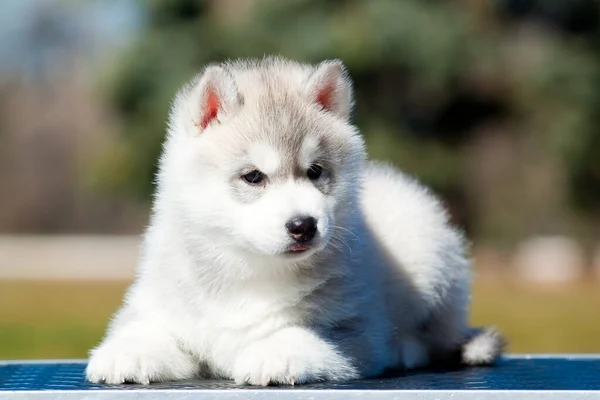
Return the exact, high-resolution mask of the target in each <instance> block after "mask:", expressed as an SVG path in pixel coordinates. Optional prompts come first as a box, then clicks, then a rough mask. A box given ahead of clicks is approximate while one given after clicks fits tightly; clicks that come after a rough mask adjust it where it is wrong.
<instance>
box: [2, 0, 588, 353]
mask: <svg viewBox="0 0 600 400" xmlns="http://www.w3.org/2000/svg"><path fill="white" fill-rule="evenodd" d="M599 7H600V3H599V1H598V0H570V1H565V0H493V1H492V0H490V1H480V0H447V1H442V0H402V1H398V0H364V1H363V0H286V1H283V0H206V1H201V0H149V1H133V0H119V1H110V2H109V1H100V0H98V1H94V0H86V1H81V0H71V1H69V0H4V1H3V2H2V5H1V10H0V359H3V358H4V359H11V358H43V357H53V358H57V357H85V356H86V354H87V350H88V349H89V348H90V347H92V346H93V345H95V344H96V343H97V342H98V341H99V340H100V338H101V336H102V334H103V331H104V329H105V327H106V323H107V321H108V320H109V318H110V315H111V313H112V312H114V311H115V310H116V308H117V307H118V305H119V304H120V302H121V298H122V294H123V291H124V290H125V288H126V286H127V284H128V283H129V282H130V281H131V279H132V276H133V269H134V267H135V261H136V256H137V246H138V239H139V234H140V233H141V232H142V230H143V228H144V226H145V224H146V222H147V217H148V212H149V206H150V199H151V192H152V177H153V173H154V172H155V166H156V158H157V155H158V152H159V149H160V143H161V140H162V137H163V134H164V130H165V120H166V117H167V112H168V109H169V102H170V100H171V98H172V96H173V94H174V93H175V91H176V90H177V88H178V87H179V86H180V85H182V84H183V83H184V82H185V81H186V80H187V79H189V78H191V77H192V76H193V75H194V74H195V73H197V72H198V71H199V70H200V69H201V68H202V66H203V65H205V64H206V63H207V62H211V61H220V60H224V59H227V58H236V57H262V56H263V55H264V54H273V53H276V54H281V55H284V56H287V57H291V58H294V59H297V60H302V61H308V62H318V61H321V60H323V59H329V58H340V59H342V60H343V61H344V62H345V63H346V65H347V66H348V68H349V71H350V73H351V75H352V77H353V79H354V81H355V90H356V97H357V101H356V103H357V104H356V112H355V122H356V124H358V125H359V126H360V128H361V129H362V131H363V132H364V134H365V136H366V139H367V142H368V148H369V152H370V155H371V157H372V158H375V159H383V160H388V161H390V162H392V163H394V164H395V165H397V166H398V167H400V168H402V169H403V170H405V171H406V172H408V173H410V174H413V175H415V176H417V177H419V178H420V179H422V180H423V181H424V182H426V183H427V184H428V185H430V186H431V187H432V188H433V189H434V190H435V191H436V192H437V193H438V194H439V195H440V196H442V197H443V199H444V201H445V202H446V205H447V206H448V208H449V209H450V211H451V214H452V218H453V220H454V222H455V223H456V224H457V225H459V226H462V227H464V228H465V229H466V231H467V233H468V236H469V238H470V240H471V241H472V243H473V256H474V269H475V283H474V286H473V293H474V294H473V307H472V321H473V323H474V324H476V325H479V324H490V323H492V324H496V325H498V326H499V328H500V329H502V330H503V331H504V332H505V333H506V334H507V336H508V338H509V340H510V342H511V345H510V351H512V352H600V312H599V310H600V90H599V89H600V30H599V17H600V8H599ZM399 206H401V205H399Z"/></svg>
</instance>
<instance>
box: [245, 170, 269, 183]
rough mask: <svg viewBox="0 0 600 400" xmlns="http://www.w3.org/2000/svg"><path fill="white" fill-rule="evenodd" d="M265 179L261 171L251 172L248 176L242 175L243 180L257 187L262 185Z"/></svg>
mask: <svg viewBox="0 0 600 400" xmlns="http://www.w3.org/2000/svg"><path fill="white" fill-rule="evenodd" d="M264 178H265V174H263V173H262V172H260V171H259V170H254V171H250V172H248V173H247V174H245V175H242V179H244V180H245V181H246V182H248V183H250V184H252V185H257V184H259V183H261V182H262V181H263V179H264Z"/></svg>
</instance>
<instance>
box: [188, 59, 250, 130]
mask: <svg viewBox="0 0 600 400" xmlns="http://www.w3.org/2000/svg"><path fill="white" fill-rule="evenodd" d="M241 104H242V99H241V96H240V94H239V90H238V88H237V85H236V84H235V81H234V79H233V76H231V74H229V73H228V72H227V71H226V70H225V69H224V68H223V67H221V66H218V65H211V66H208V67H207V68H206V69H205V70H204V72H203V73H202V75H201V76H200V78H199V80H198V81H197V83H196V85H195V86H194V88H193V89H192V92H191V95H190V98H189V100H188V107H189V109H190V110H189V111H190V113H191V115H192V119H193V123H194V125H195V126H196V127H198V129H199V131H200V132H203V131H204V130H205V129H206V128H207V127H208V126H209V125H211V124H217V123H220V122H222V121H223V120H224V119H225V118H226V117H227V115H230V114H231V113H233V112H234V111H236V110H237V109H238V108H239V107H240V105H241Z"/></svg>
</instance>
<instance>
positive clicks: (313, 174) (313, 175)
mask: <svg viewBox="0 0 600 400" xmlns="http://www.w3.org/2000/svg"><path fill="white" fill-rule="evenodd" d="M322 173H323V167H321V166H320V165H317V164H312V165H311V166H310V168H308V170H306V176H308V179H310V180H311V181H316V180H317V179H319V178H320V177H321V174H322Z"/></svg>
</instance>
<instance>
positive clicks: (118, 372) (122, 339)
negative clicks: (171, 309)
mask: <svg viewBox="0 0 600 400" xmlns="http://www.w3.org/2000/svg"><path fill="white" fill-rule="evenodd" d="M128 314H129V313H128ZM130 317H131V314H129V315H128V318H127V319H125V315H124V313H121V315H119V316H118V318H117V319H116V320H115V321H114V322H113V324H112V327H111V330H110V332H109V334H108V335H107V337H106V338H105V339H104V341H103V342H102V343H101V344H100V345H99V346H98V347H97V348H95V349H93V350H92V351H91V352H90V360H89V363H88V366H87V369H86V377H87V379H88V381H90V382H92V383H109V384H121V383H126V382H128V383H142V384H149V383H150V382H161V381H171V380H181V379H189V378H192V377H194V376H195V374H196V373H197V370H198V368H199V367H198V365H197V363H195V362H194V360H193V359H192V357H191V356H189V355H188V354H186V353H185V352H184V351H183V350H182V349H181V348H180V347H179V346H178V344H177V341H176V339H175V338H174V337H173V336H171V335H170V334H169V333H168V332H167V330H166V326H165V325H164V324H157V323H156V322H155V321H153V320H151V319H149V318H148V319H143V318H141V317H139V316H135V317H133V318H130Z"/></svg>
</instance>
